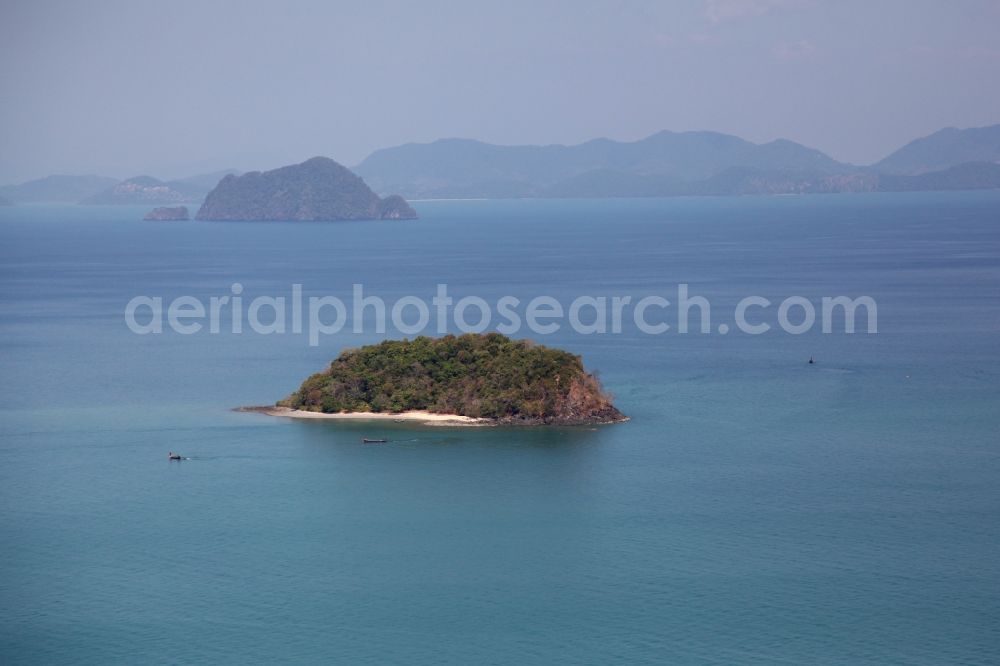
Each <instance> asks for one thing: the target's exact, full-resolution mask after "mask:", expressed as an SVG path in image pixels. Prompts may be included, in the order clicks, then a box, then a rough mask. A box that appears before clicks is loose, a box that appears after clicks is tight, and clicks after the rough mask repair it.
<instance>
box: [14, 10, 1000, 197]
mask: <svg viewBox="0 0 1000 666" xmlns="http://www.w3.org/2000/svg"><path fill="white" fill-rule="evenodd" d="M0 51H2V54H0V55H2V57H0V90H2V98H0V99H2V101H0V105H2V106H0V183H7V182H18V181H21V180H25V179H28V178H33V177H38V176H42V175H46V174H49V173H101V174H106V175H111V176H118V177H127V176H132V175H137V174H140V173H149V174H151V175H155V176H159V177H166V178H170V177H177V176H181V175H190V174H193V173H197V172H204V171H209V170H215V169H219V168H225V167H236V168H240V169H255V168H271V167H275V166H279V165H281V164H286V163H290V162H295V161H300V160H302V159H305V158H307V157H310V156H313V155H317V154H323V155H328V156H330V157H333V158H334V159H336V160H338V161H340V162H343V163H344V164H347V165H348V166H350V165H354V164H356V163H357V162H359V161H360V160H362V159H363V158H364V157H365V156H366V155H367V154H368V153H370V152H371V151H372V150H375V149H377V148H382V147H387V146H392V145H396V144H399V143H405V142H410V141H418V142H424V141H431V140H434V139H437V138H442V137H469V138H476V139H482V140H484V141H490V142H495V143H504V144H515V143H578V142H581V141H585V140H587V139H591V138H594V137H599V136H607V137H610V138H613V139H619V140H634V139H638V138H641V137H644V136H646V135H649V134H652V133H653V132H656V131H659V130H662V129H670V130H676V131H681V130H693V129H709V130H716V131H720V132H728V133H732V134H737V135H739V136H742V137H744V138H747V139H750V140H752V141H757V142H761V141H769V140H771V139H775V138H778V137H784V138H788V139H792V140H794V141H799V142H801V143H804V144H806V145H809V146H812V147H815V148H819V149H820V150H823V151H825V152H827V153H829V154H830V155H831V156H833V157H835V158H837V159H840V160H845V161H850V162H855V163H860V164H864V163H870V162H872V161H875V160H877V159H879V158H881V157H883V156H884V155H885V154H887V153H888V152H890V151H891V150H893V149H895V148H897V147H899V146H900V145H902V144H903V143H905V142H907V141H909V140H910V139H913V138H916V137H918V136H922V135H925V134H928V133H930V132H933V131H935V130H937V129H940V128H941V127H946V126H957V127H971V126H981V125H989V124H994V123H1000V2H998V1H997V0H954V1H951V2H940V1H932V0H884V1H880V0H830V1H828V2H823V1H821V0H683V1H682V0H678V1H674V2H670V1H667V0H663V1H661V2H639V1H634V2H626V1H623V0H622V1H617V2H616V1H610V0H609V1H606V2H582V1H577V2H541V1H529V2H517V1H511V0H505V1H504V2H488V3H487V2H470V1H466V2H460V1H456V2H412V3H403V2H399V3H396V2H378V1H371V0H356V1H352V2H305V1H302V2H295V1H292V2H277V1H275V2H246V1H241V2H210V1H208V0H204V1H201V2H184V1H178V0H155V1H154V2H144V1H137V0H128V1H127V2H116V1H115V2H111V1H109V2H101V1H100V0H97V1H95V2H55V1H45V0H30V1H29V0H24V1H16V0H15V1H12V0H0Z"/></svg>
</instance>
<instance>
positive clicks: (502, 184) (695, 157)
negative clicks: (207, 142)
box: [354, 125, 1000, 198]
mask: <svg viewBox="0 0 1000 666" xmlns="http://www.w3.org/2000/svg"><path fill="white" fill-rule="evenodd" d="M998 161H1000V125H995V126H992V127H984V128H976V129H968V130H957V129H946V130H941V131H940V132H937V133H935V134H933V135H931V136H929V137H925V138H923V139H918V140H916V141H913V142H912V143H910V144H907V145H906V146H904V147H903V148H901V149H899V150H898V151H896V152H894V153H893V154H892V155H890V156H889V157H887V158H885V159H884V160H882V161H881V162H879V163H878V164H875V165H872V166H869V167H861V166H855V165H852V164H845V163H843V162H838V161H836V160H834V159H833V158H831V157H829V156H828V155H825V154H824V153H822V152H820V151H818V150H814V149H812V148H808V147H806V146H802V145H800V144H797V143H795V142H793V141H786V140H780V139H779V140H777V141H772V142H770V143H765V144H754V143H751V142H749V141H745V140H743V139H740V138H739V137H735V136H731V135H727V134H719V133H716V132H680V133H676V132H660V133H658V134H654V135H653V136H650V137H648V138H646V139H642V140H641V141H635V142H618V141H611V140H609V139H595V140H593V141H588V142H587V143H582V144H579V145H576V146H497V145H492V144H488V143H482V142H480V141H472V140H467V139H442V140H440V141H435V142H433V143H427V144H406V145H403V146H398V147H395V148H387V149H384V150H378V151H376V152H374V153H372V155H370V156H369V157H368V158H367V159H365V160H364V161H363V162H362V163H361V164H359V165H358V166H357V167H355V169H354V170H355V171H356V172H357V173H358V174H359V175H361V176H362V177H363V178H364V179H365V181H366V182H368V183H369V184H370V185H371V186H372V188H373V189H375V191H376V192H385V191H393V192H399V193H401V194H402V195H403V196H405V197H408V198H480V197H481V198H510V197H616V196H631V197H636V196H639V197H642V196H676V195H684V194H704V195H738V194H784V193H806V192H864V191H911V190H921V189H979V188H994V187H1000V178H998V177H997V169H996V168H995V166H996V162H998Z"/></svg>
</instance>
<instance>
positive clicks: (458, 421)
mask: <svg viewBox="0 0 1000 666" xmlns="http://www.w3.org/2000/svg"><path fill="white" fill-rule="evenodd" d="M253 411H259V412H260V413H262V414H269V415H270V416H285V417H288V418H292V419H345V420H359V421H368V420H371V421H416V422H419V423H426V424H429V425H463V426H468V425H488V424H489V423H490V422H491V421H490V420H489V419H477V418H473V417H471V416H461V415H459V414H434V413H432V412H425V411H419V410H414V411H409V412H400V413H398V414H389V413H386V412H342V413H337V414H325V413H323V412H307V411H303V410H298V409H290V408H288V407H261V408H254V410H253Z"/></svg>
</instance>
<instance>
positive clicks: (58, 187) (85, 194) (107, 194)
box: [0, 169, 239, 205]
mask: <svg viewBox="0 0 1000 666" xmlns="http://www.w3.org/2000/svg"><path fill="white" fill-rule="evenodd" d="M231 173H239V172H238V171H236V170H234V169H228V170H226V171H217V172H215V173H208V174H201V175H198V176H192V177H190V178H182V179H179V180H172V181H168V182H164V181H162V180H158V179H156V178H153V177H152V176H135V177H134V178H129V179H127V180H122V181H119V180H118V179H116V178H106V177H104V176H62V175H60V176H46V177H45V178H39V179H38V180H29V181H28V182H26V183H22V184H20V185H7V186H4V187H0V197H2V198H5V199H9V200H10V201H11V202H13V203H16V204H17V203H83V204H151V205H152V204H171V203H201V201H202V200H203V199H204V198H205V195H207V194H208V193H209V191H211V189H212V188H213V187H215V185H216V184H217V183H218V182H219V181H220V180H221V179H222V178H224V177H225V176H227V175H229V174H231Z"/></svg>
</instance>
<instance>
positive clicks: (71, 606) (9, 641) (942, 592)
mask: <svg viewBox="0 0 1000 666" xmlns="http://www.w3.org/2000/svg"><path fill="white" fill-rule="evenodd" d="M416 207H417V209H418V211H419V212H420V214H421V216H422V219H421V220H420V221H418V222H378V223H370V222H369V223H361V222H359V223H337V224H283V223H251V224H240V223H207V222H180V223H151V222H140V221H138V220H139V218H140V217H141V214H142V213H143V212H145V211H144V210H143V209H136V208H112V207H82V206H81V207H76V206H65V207H57V206H22V207H14V208H8V209H0V662H3V663H112V662H117V663H159V662H171V663H178V662H187V663H190V662H203V663H215V664H223V663H237V664H242V663H247V662H253V661H259V662H284V663H308V662H321V663H330V662H339V663H349V664H361V663H409V664H441V663H456V664H473V663H510V664H533V663H537V664H552V663H594V664H607V663H616V662H617V663H630V664H632V663H677V664H686V663H692V664H731V663H759V664H779V663H790V664H806V663H808V664H862V663H899V664H903V663H905V664H943V663H955V664H957V663H966V664H988V663H997V662H998V661H1000V482H998V480H1000V437H998V434H1000V193H997V192H986V193H954V194H904V195H857V196H851V195H840V196H830V197H827V196H810V197H802V198H795V197H788V198H783V197H782V198H733V199H672V200H611V201H468V202H418V203H417V204H416ZM233 282H240V283H241V284H243V285H244V286H245V292H244V297H245V298H246V300H247V301H249V300H250V299H251V298H253V297H255V296H257V295H274V296H281V295H288V293H289V290H290V287H291V284H292V283H301V284H303V285H304V289H305V290H306V293H307V295H322V294H332V295H338V296H340V297H342V298H345V299H346V298H348V297H349V295H350V292H351V285H352V284H353V283H363V284H364V285H365V290H366V292H368V293H374V294H377V295H380V296H382V297H383V298H385V299H387V300H389V301H390V303H391V301H392V300H394V299H396V298H398V297H400V296H402V295H407V294H413V295H417V296H421V297H424V298H427V299H429V298H430V297H431V296H432V295H433V293H434V288H435V285H436V284H438V283H447V284H448V285H449V289H450V291H451V292H452V294H453V295H455V296H456V297H461V296H466V295H475V296H481V297H483V298H485V299H486V300H488V301H491V302H492V301H495V300H496V299H497V298H499V297H500V296H503V295H508V294H509V295H514V296H517V297H519V298H522V299H525V300H527V299H530V298H531V297H533V296H536V295H543V294H547V295H552V296H555V297H556V298H558V299H560V300H561V301H564V302H565V303H567V304H568V302H569V301H571V300H572V299H573V298H575V297H576V296H580V295H593V296H600V295H607V296H612V295H633V296H634V297H636V298H638V297H641V296H644V295H650V294H662V295H664V296H666V297H668V298H670V299H671V300H673V297H674V295H675V293H676V285H677V284H678V283H682V282H683V283H688V284H690V290H691V293H692V294H697V295H702V296H705V297H707V298H709V299H710V301H711V304H712V308H713V311H712V317H713V328H714V326H715V323H716V322H727V321H728V322H730V323H731V322H732V314H731V313H732V309H733V306H734V305H735V303H736V302H737V301H738V300H739V299H740V298H742V297H743V296H747V295H762V296H765V297H767V298H770V299H772V300H773V301H774V302H775V303H777V302H778V301H780V300H781V299H783V298H785V297H787V296H791V295H801V296H805V297H807V298H809V299H810V300H811V301H813V302H815V303H817V304H818V303H819V299H820V298H821V297H822V296H837V295H847V296H851V297H855V296H859V295H870V296H872V297H873V298H875V299H876V301H877V303H878V328H879V332H878V333H877V334H875V335H869V334H864V333H859V334H854V335H847V334H844V333H842V332H841V333H839V334H838V333H834V334H830V335H823V334H822V333H820V331H819V327H818V325H817V327H816V329H815V330H813V331H811V332H809V333H806V334H803V335H798V336H795V335H788V334H785V333H782V332H779V331H772V332H770V333H768V334H765V335H759V336H752V335H746V334H742V333H738V332H732V333H730V334H728V335H719V334H718V333H711V334H707V335H702V334H696V333H689V334H687V335H680V334H676V333H667V334H664V335H659V336H651V335H645V334H642V333H640V332H638V331H637V330H636V329H635V326H634V325H633V324H631V322H630V320H629V319H628V318H627V317H626V319H625V330H624V331H623V333H622V334H620V335H591V336H584V335H579V334H576V333H574V332H573V331H572V330H569V329H568V328H567V327H565V326H564V328H563V329H562V330H560V331H559V332H558V333H556V334H553V335H549V336H536V335H533V334H532V335H530V337H534V338H535V339H538V340H540V341H541V342H543V343H546V344H552V345H556V346H561V347H565V348H567V349H570V350H573V351H574V352H577V353H580V354H582V355H583V358H584V361H585V363H586V364H587V366H588V367H589V368H593V369H597V370H599V371H600V372H601V376H602V379H603V381H604V384H605V386H606V387H607V388H608V389H610V390H611V391H612V392H613V393H614V394H615V395H616V403H617V404H618V406H619V407H620V408H621V409H622V410H623V411H624V412H626V413H627V414H629V415H630V416H631V417H632V421H630V422H629V423H626V424H622V425H616V426H609V427H601V428H597V429H587V428H576V429H572V428H562V429H515V430H511V429H493V428H486V429H472V428H467V429H442V428H421V427H412V426H402V425H397V424H388V425H384V424H357V423H354V424H345V423H328V422H296V421H289V420H284V419H276V418H271V417H266V416H260V415H256V414H245V413H235V412H231V411H229V409H230V408H231V407H234V406H237V405H246V404H261V403H267V402H271V401H273V400H275V399H276V398H279V397H282V396H284V395H286V394H287V393H289V392H290V391H291V390H293V389H294V388H295V387H296V386H297V385H298V383H299V382H300V381H301V380H302V379H303V378H304V377H305V376H306V375H308V374H309V373H311V372H314V371H317V370H319V369H321V368H322V367H323V366H324V365H325V364H326V363H328V362H329V360H330V359H331V358H333V357H334V356H336V354H337V353H338V352H339V350H341V349H342V348H344V347H350V346H358V345H360V344H365V343H368V342H371V341H374V340H377V339H379V338H381V337H383V336H380V335H378V334H377V333H375V332H374V331H372V330H366V331H365V332H363V333H361V334H354V333H352V332H350V330H349V329H348V330H345V331H343V332H341V333H339V334H337V335H334V336H327V337H324V339H323V340H322V343H321V344H320V346H318V347H310V346H309V345H308V344H307V341H306V338H305V336H304V335H292V334H286V335H269V336H263V335H257V334H253V333H244V334H242V335H234V334H232V333H231V332H230V333H227V332H225V330H224V332H223V333H221V334H218V335H210V334H207V333H204V332H202V333H199V334H195V335H188V336H185V335H178V334H175V333H165V334H162V335H146V336H139V335H135V334H133V333H131V332H130V331H129V330H128V329H127V327H126V326H125V323H124V317H123V310H124V307H125V303H126V302H128V300H129V299H130V298H132V297H133V296H136V295H151V296H162V297H164V298H165V299H166V300H168V301H169V300H170V299H172V298H174V297H175V296H179V295H185V294H190V295H194V296H196V297H198V298H200V299H205V300H206V301H207V299H208V298H209V297H210V296H212V295H225V294H228V293H229V289H230V285H231V284H232V283H233ZM774 307H775V308H776V305H775V306H774ZM761 316H762V317H767V316H770V317H772V318H773V308H772V311H771V312H770V313H764V314H761ZM862 330H863V327H862ZM388 336H389V337H399V335H398V334H397V333H394V332H393V331H391V330H390V331H389V333H388ZM809 356H814V357H815V358H816V360H817V363H816V364H815V365H812V366H810V365H808V364H806V362H805V361H806V359H808V358H809ZM371 435H385V436H387V437H389V438H390V439H391V440H393V441H392V442H391V443H390V444H388V445H385V446H365V445H362V444H361V442H360V438H361V437H362V436H371ZM168 450H175V451H180V452H182V453H184V454H185V455H187V456H190V457H191V458H192V460H187V461H184V462H182V463H170V462H168V461H167V460H166V452H167V451H168Z"/></svg>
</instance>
